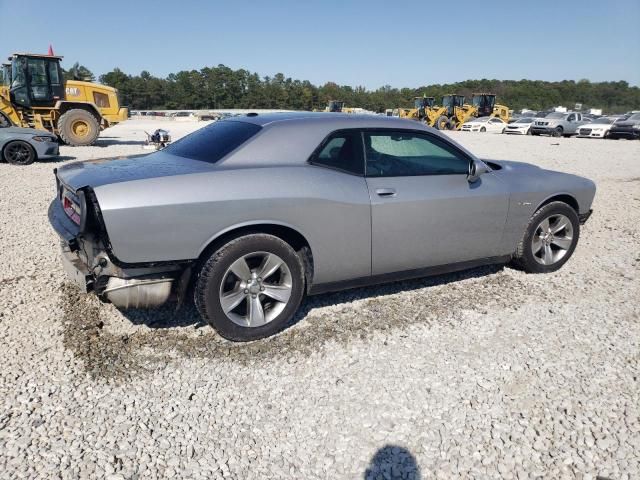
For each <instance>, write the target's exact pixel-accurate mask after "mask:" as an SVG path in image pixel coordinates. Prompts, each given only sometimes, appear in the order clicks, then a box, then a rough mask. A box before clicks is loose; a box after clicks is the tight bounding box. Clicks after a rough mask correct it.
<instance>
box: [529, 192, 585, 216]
mask: <svg viewBox="0 0 640 480" xmlns="http://www.w3.org/2000/svg"><path fill="white" fill-rule="evenodd" d="M551 202H563V203H566V204H567V205H569V206H570V207H571V208H573V209H574V210H575V211H576V213H577V214H580V207H579V206H578V201H577V200H576V199H575V198H573V197H572V196H571V195H567V194H563V195H556V196H555V197H551V198H547V199H546V200H545V201H544V202H542V204H540V206H539V207H538V208H536V211H538V210H540V209H541V208H542V207H544V206H545V205H547V204H549V203H551Z"/></svg>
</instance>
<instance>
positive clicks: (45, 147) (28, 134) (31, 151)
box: [0, 127, 59, 165]
mask: <svg viewBox="0 0 640 480" xmlns="http://www.w3.org/2000/svg"><path fill="white" fill-rule="evenodd" d="M58 155H59V148H58V139H57V138H56V137H55V136H54V135H52V134H50V133H49V132H45V131H43V130H35V129H33V128H21V127H5V128H0V161H5V162H8V163H11V164H13V165H29V164H31V163H33V162H35V161H36V160H39V159H40V160H41V159H45V158H52V157H56V156H58Z"/></svg>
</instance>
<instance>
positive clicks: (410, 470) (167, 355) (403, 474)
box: [0, 121, 640, 479]
mask: <svg viewBox="0 0 640 480" xmlns="http://www.w3.org/2000/svg"><path fill="white" fill-rule="evenodd" d="M196 126H198V124H195V123H189V122H180V123H177V122H176V123H167V122H152V121H146V122H143V121H129V122H126V123H124V124H122V125H120V126H117V127H114V128H112V129H110V130H107V131H105V132H104V136H103V139H102V140H101V141H100V142H99V144H98V146H94V147H86V148H68V147H63V148H62V149H61V151H62V155H63V156H64V157H63V159H64V160H63V161H60V162H46V163H44V162H43V163H38V164H34V165H31V166H29V167H22V168H20V167H13V166H10V165H7V164H0V228H1V233H2V235H1V236H0V265H1V267H0V338H2V343H1V348H0V365H2V368H1V369H0V478H2V479H5V478H7V479H8V478H47V479H48V478H65V479H66V478H102V477H107V478H110V479H125V478H127V479H128V478H172V477H175V478H238V479H254V478H255V479H270V478H274V479H281V478H300V479H314V478H330V479H340V478H350V479H355V478H366V479H390V478H403V479H412V478H414V479H416V478H423V479H426V478H461V477H462V478H505V479H509V478H517V479H523V478H527V479H528V478H549V479H562V478H578V479H595V478H596V476H602V477H606V478H612V479H613V478H615V479H636V478H639V477H640V460H639V459H640V419H639V417H640V411H639V410H640V408H639V405H640V388H639V379H638V376H639V374H640V372H639V370H640V368H639V364H640V319H639V316H640V315H639V314H640V306H639V300H638V299H639V298H640V277H639V267H640V227H639V225H640V142H631V141H606V140H589V139H553V138H545V137H509V136H504V135H483V134H463V133H455V134H452V135H453V136H454V137H455V138H456V139H457V140H459V141H460V142H462V143H463V144H464V145H465V146H467V147H468V148H469V149H471V150H472V151H474V152H476V153H477V154H479V155H480V156H484V157H493V158H497V159H514V160H524V161H529V162H532V163H535V164H538V165H541V166H543V167H549V168H554V169H558V170H562V171H567V172H573V173H578V174H581V175H584V176H587V177H589V178H591V179H593V180H595V181H596V183H597V185H598V193H597V195H596V200H595V205H594V208H595V214H594V216H593V217H592V219H591V220H590V221H589V222H588V223H587V225H586V226H585V227H584V228H583V230H582V237H581V240H580V244H579V245H578V249H577V251H576V253H575V255H574V256H573V258H572V259H571V260H570V261H569V263H568V264H567V265H565V267H564V268H563V269H562V270H560V271H559V272H557V273H556V274H552V275H538V276H535V275H526V274H524V273H522V272H519V271H514V270H511V269H509V268H504V269H500V268H483V269H477V270H473V271H470V272H465V273H461V274H456V275H447V276H444V277H436V278H431V279H425V280H419V281H412V282H403V283H399V284H392V285H387V286H381V287H376V288H367V289H359V290H354V291H349V292H345V293H341V294H332V295H324V296H319V297H313V298H311V299H309V300H308V301H307V302H306V303H305V304H304V306H303V310H302V313H301V315H300V321H299V322H298V323H297V324H296V325H295V326H294V327H292V328H291V329H289V330H288V331H286V332H284V333H283V334H281V335H279V336H278V337H275V338H273V339H269V340H266V341H261V342H257V343H253V344H249V345H236V344H231V343H229V342H226V341H224V340H222V339H221V338H219V337H218V336H217V335H216V334H215V333H214V332H213V331H212V330H211V329H209V328H208V327H203V328H200V327H201V326H200V325H199V323H198V319H197V316H196V314H195V312H194V311H193V309H190V308H188V309H186V310H184V311H181V312H178V313H176V312H174V311H173V310H172V309H171V308H163V309H160V310H158V311H152V312H134V313H128V314H127V316H125V315H123V314H122V313H121V312H119V311H118V310H116V309H115V308H113V307H112V306H111V305H107V304H101V303H100V302H98V301H96V300H95V299H94V298H91V297H85V296H82V295H79V294H78V293H77V292H75V291H74V290H73V289H71V288H69V287H68V286H65V285H63V282H64V276H63V272H62V269H61V266H60V263H59V257H58V240H57V238H56V236H55V234H54V233H53V231H52V230H51V229H50V227H49V225H48V222H47V217H46V211H47V207H48V204H49V202H50V200H51V197H52V196H53V195H54V187H53V174H52V172H51V170H52V168H53V167H55V166H59V165H61V164H62V163H64V162H67V161H71V160H75V159H77V160H83V159H89V158H98V157H110V156H118V155H123V154H134V153H141V152H143V150H141V147H140V145H139V143H137V142H141V141H142V140H143V139H144V138H145V137H144V133H143V130H145V129H146V130H147V131H152V130H153V129H155V128H157V127H167V128H168V129H169V130H170V131H171V133H172V135H173V136H174V137H178V136H180V135H182V134H184V133H186V132H188V131H189V130H190V129H193V128H195V127H196Z"/></svg>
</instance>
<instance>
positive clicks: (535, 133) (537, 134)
mask: <svg viewBox="0 0 640 480" xmlns="http://www.w3.org/2000/svg"><path fill="white" fill-rule="evenodd" d="M529 132H530V133H531V135H533V136H534V137H539V136H540V134H539V133H538V132H532V131H531V130H529Z"/></svg>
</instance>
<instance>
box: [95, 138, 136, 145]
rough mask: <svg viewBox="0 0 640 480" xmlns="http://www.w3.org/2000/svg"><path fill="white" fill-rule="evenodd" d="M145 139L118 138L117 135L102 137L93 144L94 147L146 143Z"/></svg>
mask: <svg viewBox="0 0 640 480" xmlns="http://www.w3.org/2000/svg"><path fill="white" fill-rule="evenodd" d="M144 144H145V141H144V140H118V139H117V138H116V137H100V138H98V140H96V143H94V144H93V146H94V147H109V146H111V145H144Z"/></svg>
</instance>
